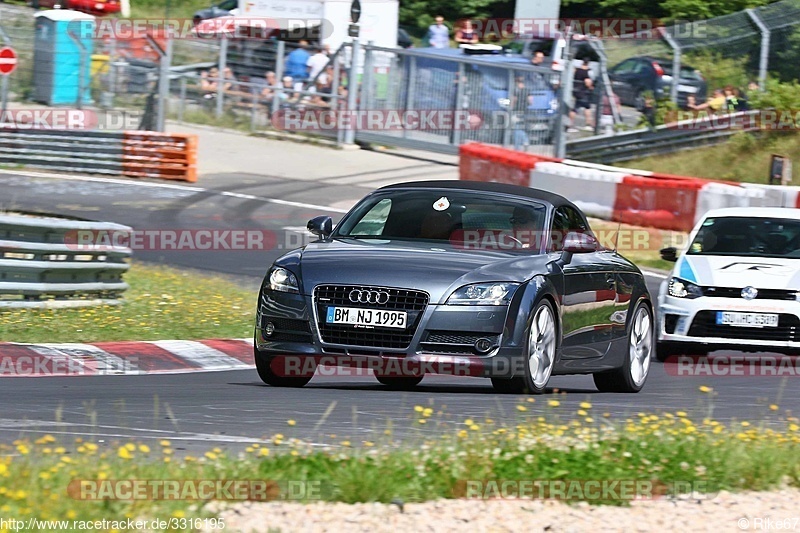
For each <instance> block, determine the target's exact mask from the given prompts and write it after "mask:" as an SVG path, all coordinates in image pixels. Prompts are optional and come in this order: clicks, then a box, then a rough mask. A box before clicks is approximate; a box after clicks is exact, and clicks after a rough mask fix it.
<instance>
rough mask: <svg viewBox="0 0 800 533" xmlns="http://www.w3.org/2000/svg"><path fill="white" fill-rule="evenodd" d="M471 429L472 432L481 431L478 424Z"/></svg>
mask: <svg viewBox="0 0 800 533" xmlns="http://www.w3.org/2000/svg"><path fill="white" fill-rule="evenodd" d="M469 429H471V430H472V431H478V430H479V429H481V427H480V426H479V425H478V424H472V425H471V426H470V427H469Z"/></svg>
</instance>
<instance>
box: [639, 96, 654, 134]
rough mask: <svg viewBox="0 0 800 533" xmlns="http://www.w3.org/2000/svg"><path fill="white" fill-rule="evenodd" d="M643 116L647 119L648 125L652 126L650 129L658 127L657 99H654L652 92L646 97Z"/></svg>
mask: <svg viewBox="0 0 800 533" xmlns="http://www.w3.org/2000/svg"><path fill="white" fill-rule="evenodd" d="M642 114H643V115H644V118H646V119H647V123H648V124H650V128H651V129H652V128H655V127H656V99H655V98H653V94H652V93H651V92H650V91H647V92H646V94H645V97H644V109H643V110H642Z"/></svg>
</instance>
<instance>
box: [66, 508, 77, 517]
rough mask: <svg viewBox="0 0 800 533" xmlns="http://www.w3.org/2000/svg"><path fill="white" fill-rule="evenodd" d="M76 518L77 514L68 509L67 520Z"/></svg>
mask: <svg viewBox="0 0 800 533" xmlns="http://www.w3.org/2000/svg"><path fill="white" fill-rule="evenodd" d="M76 516H78V513H76V512H75V511H73V510H72V509H70V510H69V511H67V518H69V519H72V518H75V517H76Z"/></svg>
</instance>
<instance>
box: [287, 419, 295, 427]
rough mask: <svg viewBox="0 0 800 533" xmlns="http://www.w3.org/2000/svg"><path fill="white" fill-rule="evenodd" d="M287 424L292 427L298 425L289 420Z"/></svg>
mask: <svg viewBox="0 0 800 533" xmlns="http://www.w3.org/2000/svg"><path fill="white" fill-rule="evenodd" d="M286 423H287V424H289V425H290V426H294V425H295V424H297V422H295V421H294V420H287V421H286Z"/></svg>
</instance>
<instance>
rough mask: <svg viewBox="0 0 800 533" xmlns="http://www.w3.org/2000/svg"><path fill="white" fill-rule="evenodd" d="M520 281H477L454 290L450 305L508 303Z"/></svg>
mask: <svg viewBox="0 0 800 533" xmlns="http://www.w3.org/2000/svg"><path fill="white" fill-rule="evenodd" d="M517 287H519V283H476V284H474V285H464V286H463V287H461V288H459V289H456V290H455V291H453V294H451V295H450V297H449V298H448V299H447V303H448V304H449V305H508V304H509V303H510V302H511V297H512V296H513V295H514V291H515V290H516V289H517Z"/></svg>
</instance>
